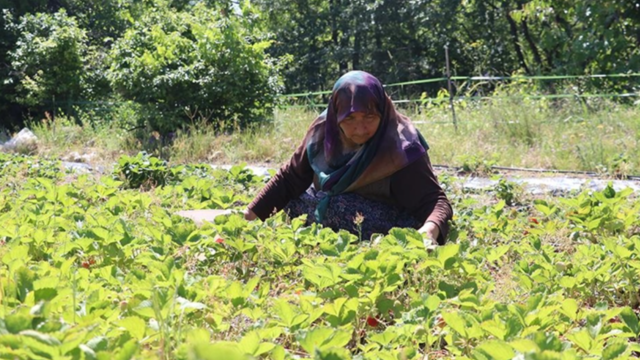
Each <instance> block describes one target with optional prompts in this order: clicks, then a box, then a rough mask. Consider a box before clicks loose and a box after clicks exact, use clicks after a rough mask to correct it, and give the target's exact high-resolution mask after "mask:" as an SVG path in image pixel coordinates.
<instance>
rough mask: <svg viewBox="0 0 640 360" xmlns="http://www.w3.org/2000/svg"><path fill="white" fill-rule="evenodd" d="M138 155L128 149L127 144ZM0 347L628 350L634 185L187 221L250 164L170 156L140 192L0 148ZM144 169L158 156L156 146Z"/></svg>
mask: <svg viewBox="0 0 640 360" xmlns="http://www.w3.org/2000/svg"><path fill="white" fill-rule="evenodd" d="M141 159H142V158H141ZM0 163H2V164H6V165H5V166H4V168H3V169H2V171H0V181H1V182H2V183H3V184H9V185H8V186H5V187H0V222H1V223H2V224H3V226H2V227H0V296H1V298H0V334H2V336H0V358H8V359H55V358H62V357H67V358H72V359H83V358H84V359H89V358H91V359H133V358H136V359H137V358H140V359H146V358H162V359H218V358H221V357H224V358H225V359H248V358H270V359H294V358H314V359H350V358H359V359H372V360H373V359H423V358H425V357H429V358H430V357H431V356H432V355H434V354H437V355H438V356H443V357H446V358H454V357H455V358H459V359H478V360H485V359H512V358H523V359H550V358H553V359H592V358H602V359H627V358H632V357H633V356H635V354H636V352H637V351H639V350H640V347H639V346H638V344H637V340H638V336H639V334H640V325H639V323H640V320H639V319H638V314H637V312H636V309H637V308H638V305H639V304H640V302H638V292H637V289H638V286H640V280H639V279H640V277H639V276H638V269H640V239H639V238H638V234H637V228H638V226H639V225H640V220H639V219H638V213H639V212H640V202H639V201H638V199H637V198H634V197H632V193H631V191H630V190H621V191H616V190H614V189H613V188H612V187H608V188H606V189H604V190H603V191H588V192H582V193H579V194H574V195H572V196H566V197H564V198H562V199H557V198H545V199H537V200H535V201H531V200H528V199H520V204H522V205H520V204H519V205H518V206H509V205H507V204H506V203H505V201H500V199H499V198H498V197H497V196H496V194H494V193H486V194H479V195H476V196H473V197H472V196H469V194H464V193H459V192H456V191H455V190H453V189H454V188H456V187H455V186H452V187H451V188H452V190H451V193H450V194H449V195H451V198H452V200H453V202H454V204H453V205H454V208H455V209H456V219H455V220H456V221H455V227H456V231H457V232H458V236H457V241H456V242H454V243H449V244H447V245H445V246H439V247H437V248H436V249H435V250H434V251H430V252H428V251H426V249H424V248H423V244H422V241H421V238H420V236H419V235H418V234H417V233H416V232H415V230H407V229H394V230H392V231H391V232H390V234H388V235H386V236H384V237H382V238H380V239H377V240H376V241H373V242H371V243H369V242H366V243H364V242H359V241H358V239H357V237H356V236H355V235H353V234H349V233H346V232H340V233H335V232H333V231H331V230H330V229H323V228H321V227H320V226H317V225H312V226H310V227H306V226H304V225H303V224H304V222H302V221H300V220H299V219H297V220H296V219H294V220H291V221H286V220H285V219H284V218H283V217H280V216H275V217H273V218H271V219H269V220H267V221H265V222H259V221H258V222H247V221H245V220H244V219H243V218H242V217H241V216H239V215H237V214H233V215H229V216H225V217H221V218H218V219H216V221H215V222H214V223H206V224H204V225H203V226H202V227H196V226H195V224H193V223H192V222H191V221H190V220H187V219H184V218H181V217H178V216H176V215H174V213H175V212H176V211H178V210H182V209H184V208H219V207H223V208H231V207H236V206H243V205H245V204H246V203H247V202H248V201H250V200H251V198H252V195H253V194H255V192H256V191H257V189H258V187H259V186H262V182H261V180H259V179H255V178H251V177H249V176H248V174H247V170H246V169H244V168H242V167H237V168H234V169H232V170H230V171H224V170H212V169H211V168H209V167H206V166H185V167H184V168H183V171H182V172H181V177H180V178H177V179H175V180H173V181H171V182H169V183H167V184H166V185H164V186H162V187H156V188H152V189H150V190H149V191H145V192H142V191H140V190H139V189H123V183H122V182H121V181H117V180H114V179H113V174H108V175H107V176H103V177H102V178H98V177H93V176H88V175H82V176H76V177H75V178H74V181H68V180H66V179H62V178H47V177H42V176H41V175H40V174H34V175H33V177H32V178H30V179H28V180H24V181H19V182H18V181H13V177H14V174H16V173H18V172H20V171H22V170H23V169H24V166H25V165H26V164H27V163H31V164H35V163H42V161H41V160H38V159H34V158H28V157H20V158H16V157H13V156H7V157H6V158H0ZM156 165H157V166H156V168H157V169H164V168H163V166H165V165H164V164H156Z"/></svg>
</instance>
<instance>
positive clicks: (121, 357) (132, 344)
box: [113, 340, 138, 360]
mask: <svg viewBox="0 0 640 360" xmlns="http://www.w3.org/2000/svg"><path fill="white" fill-rule="evenodd" d="M137 352H138V342H137V341H136V340H129V341H128V342H126V343H125V344H124V345H122V347H121V348H120V351H118V354H117V355H116V356H115V357H113V360H131V359H132V358H133V356H134V355H135V354H136V353H137Z"/></svg>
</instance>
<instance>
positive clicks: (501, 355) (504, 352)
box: [475, 340, 516, 360]
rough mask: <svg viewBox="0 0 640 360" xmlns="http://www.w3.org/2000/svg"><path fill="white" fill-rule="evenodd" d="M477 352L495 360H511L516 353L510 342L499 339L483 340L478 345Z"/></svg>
mask: <svg viewBox="0 0 640 360" xmlns="http://www.w3.org/2000/svg"><path fill="white" fill-rule="evenodd" d="M475 352H478V353H481V354H482V355H484V356H486V357H487V358H488V359H493V360H510V359H513V358H514V357H515V355H516V353H515V351H513V348H512V347H511V346H510V345H509V344H507V343H505V342H504V341H499V340H489V341H486V342H483V343H482V344H480V345H479V346H477V347H476V349H475Z"/></svg>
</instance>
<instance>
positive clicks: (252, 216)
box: [244, 208, 258, 221]
mask: <svg viewBox="0 0 640 360" xmlns="http://www.w3.org/2000/svg"><path fill="white" fill-rule="evenodd" d="M257 218H258V215H256V213H254V212H253V211H252V210H251V209H249V208H246V209H244V219H245V220H247V221H252V220H255V219H257Z"/></svg>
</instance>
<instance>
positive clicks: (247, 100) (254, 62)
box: [108, 5, 278, 133]
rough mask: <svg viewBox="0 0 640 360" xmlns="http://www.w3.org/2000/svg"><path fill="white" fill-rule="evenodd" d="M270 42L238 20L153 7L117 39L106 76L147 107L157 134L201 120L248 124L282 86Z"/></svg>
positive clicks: (201, 9)
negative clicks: (278, 78)
mask: <svg viewBox="0 0 640 360" xmlns="http://www.w3.org/2000/svg"><path fill="white" fill-rule="evenodd" d="M268 45H269V43H268V42H267V41H259V40H258V39H256V38H255V37H253V35H251V34H249V32H248V31H247V29H246V28H245V27H243V26H242V24H241V23H240V20H238V19H236V18H234V16H228V17H227V16H224V15H221V14H220V13H219V12H218V11H216V10H214V9H210V8H207V7H205V6H204V5H195V6H194V8H193V9H191V10H190V11H189V12H186V11H182V12H176V11H175V10H171V9H163V8H156V9H155V10H150V11H149V12H148V13H146V14H144V15H143V16H142V17H141V18H140V19H139V20H138V21H137V22H135V23H134V24H133V26H132V27H131V28H130V29H129V30H128V31H127V32H126V33H125V35H124V36H123V37H122V38H121V39H119V40H118V41H116V43H115V44H114V47H113V50H112V53H111V60H112V62H111V63H112V65H111V68H110V71H109V75H108V76H109V78H110V80H111V82H112V85H113V87H114V89H116V91H118V92H119V93H120V94H121V95H122V96H123V97H124V98H125V99H129V100H133V101H136V102H138V103H140V104H142V105H143V106H144V107H145V108H146V110H147V114H148V116H147V118H146V119H143V120H144V122H146V124H148V125H149V126H150V127H151V129H152V130H158V131H160V132H162V133H164V132H168V131H172V130H175V129H176V128H178V127H182V126H184V125H185V124H188V123H190V122H191V121H193V119H194V118H196V117H197V118H203V119H205V120H206V121H207V122H214V123H216V124H220V125H221V126H222V127H225V126H224V124H226V125H227V126H228V125H229V124H233V125H238V126H244V125H247V124H249V123H251V122H255V121H258V120H260V119H263V118H265V115H267V114H269V113H270V111H271V109H272V108H273V104H274V96H275V94H276V93H277V91H276V90H277V86H278V81H277V77H276V76H275V70H276V66H275V62H274V61H272V59H269V58H268V57H267V56H266V55H265V52H264V51H265V49H266V48H267V47H268Z"/></svg>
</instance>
